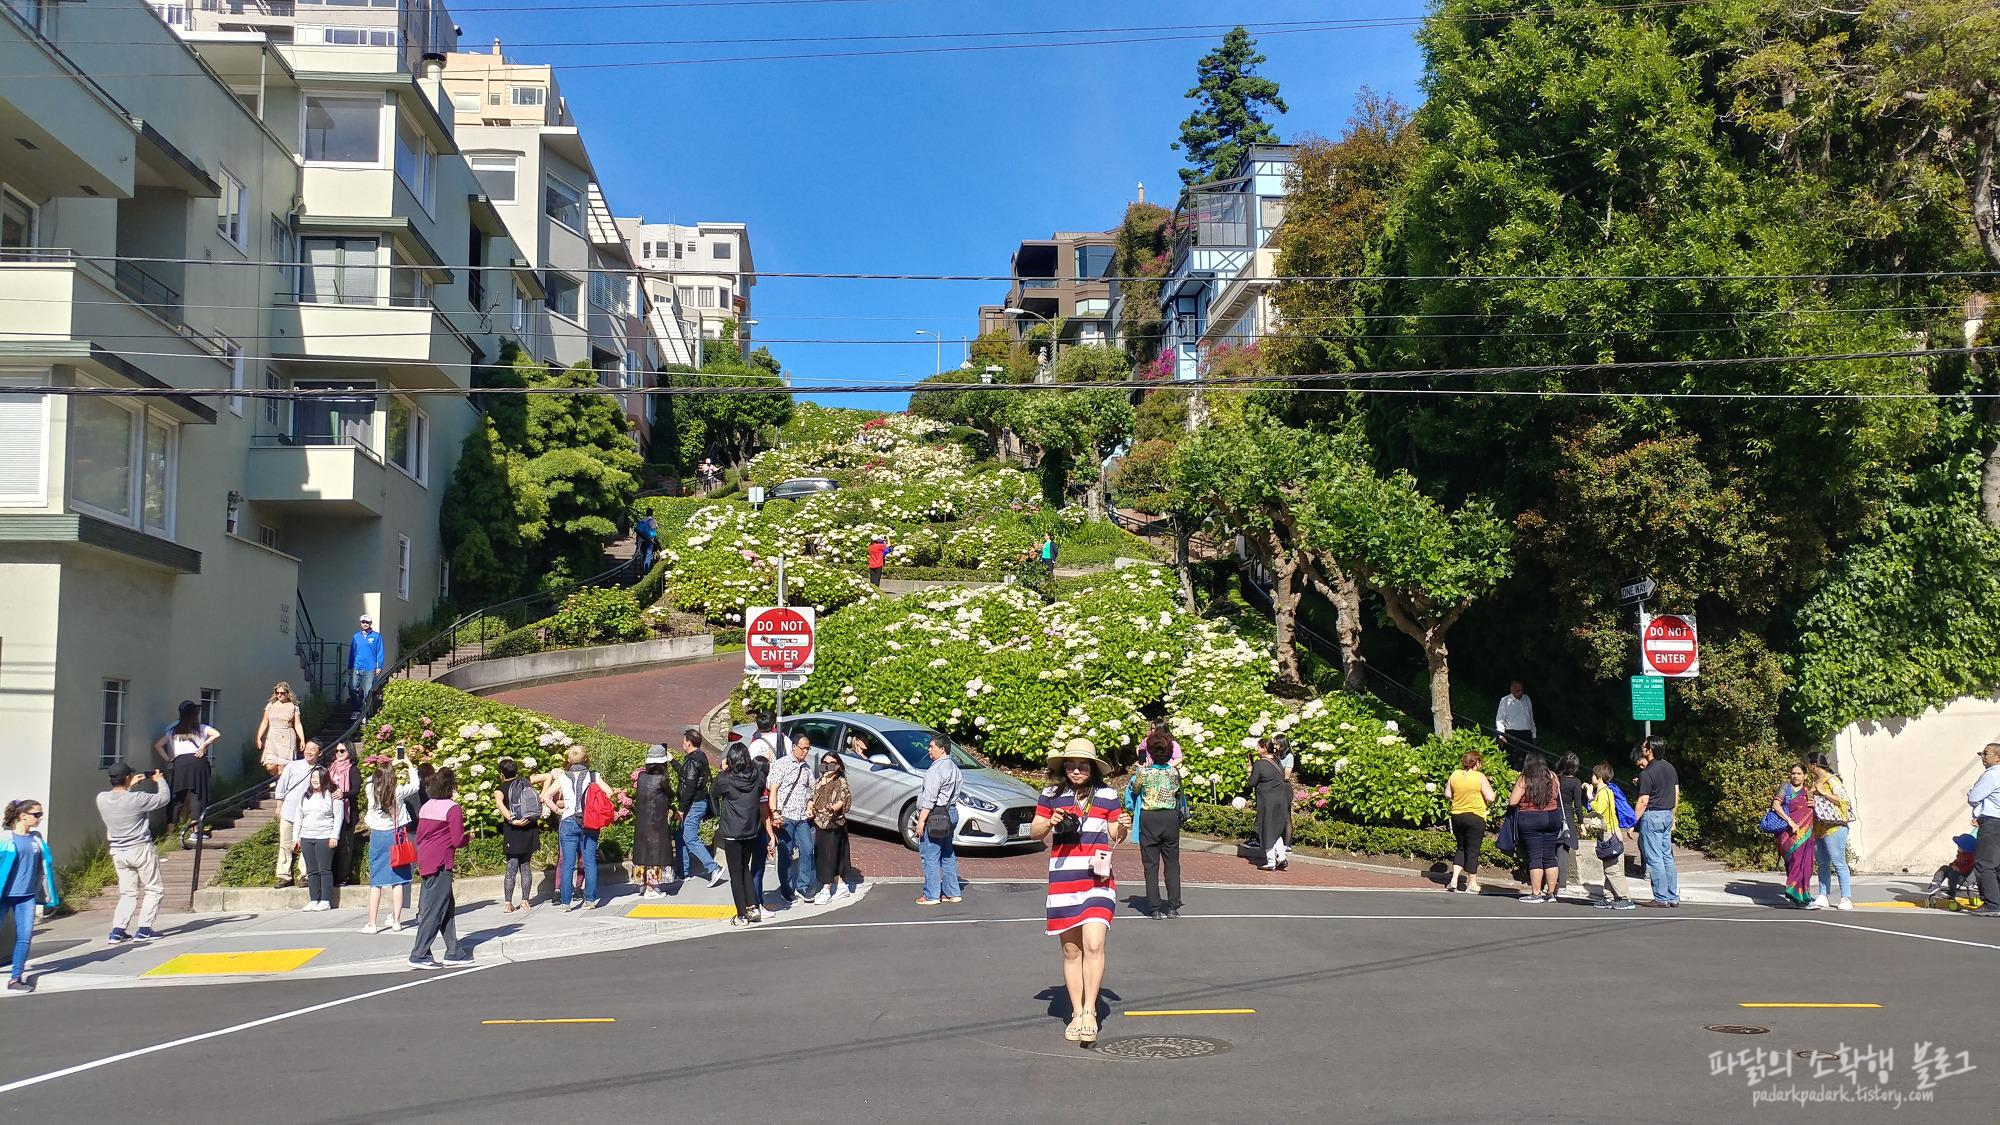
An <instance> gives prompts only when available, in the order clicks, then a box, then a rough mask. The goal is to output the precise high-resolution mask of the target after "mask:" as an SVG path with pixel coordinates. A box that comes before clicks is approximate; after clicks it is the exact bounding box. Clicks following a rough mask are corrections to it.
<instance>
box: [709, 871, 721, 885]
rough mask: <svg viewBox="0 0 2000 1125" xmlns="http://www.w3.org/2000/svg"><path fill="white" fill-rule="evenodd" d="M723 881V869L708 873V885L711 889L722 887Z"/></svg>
mask: <svg viewBox="0 0 2000 1125" xmlns="http://www.w3.org/2000/svg"><path fill="white" fill-rule="evenodd" d="M723 879H724V875H723V874H722V868H720V867H718V868H716V869H715V870H713V871H711V872H709V873H708V885H709V886H711V887H719V886H721V885H722V883H723Z"/></svg>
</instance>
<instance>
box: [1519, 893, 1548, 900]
mask: <svg viewBox="0 0 2000 1125" xmlns="http://www.w3.org/2000/svg"><path fill="white" fill-rule="evenodd" d="M1520 901H1522V902H1546V901H1547V900H1546V899H1544V898H1543V897H1542V896H1540V895H1522V896H1521V898H1520Z"/></svg>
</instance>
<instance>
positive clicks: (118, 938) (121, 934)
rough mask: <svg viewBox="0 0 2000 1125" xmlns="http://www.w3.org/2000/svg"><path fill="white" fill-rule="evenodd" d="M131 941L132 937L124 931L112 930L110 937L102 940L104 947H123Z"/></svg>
mask: <svg viewBox="0 0 2000 1125" xmlns="http://www.w3.org/2000/svg"><path fill="white" fill-rule="evenodd" d="M131 940H132V935H131V934H128V933H126V932H125V931H124V930H113V931H111V935H110V936H109V937H107V938H105V939H104V942H105V944H106V945H124V944H125V943H126V942H128V941H131Z"/></svg>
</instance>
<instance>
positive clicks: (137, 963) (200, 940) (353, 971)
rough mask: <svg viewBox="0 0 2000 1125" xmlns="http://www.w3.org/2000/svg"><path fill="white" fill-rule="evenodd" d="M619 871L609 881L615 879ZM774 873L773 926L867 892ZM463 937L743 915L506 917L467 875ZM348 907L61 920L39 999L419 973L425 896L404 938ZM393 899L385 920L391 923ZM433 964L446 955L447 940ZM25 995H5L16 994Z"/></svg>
mask: <svg viewBox="0 0 2000 1125" xmlns="http://www.w3.org/2000/svg"><path fill="white" fill-rule="evenodd" d="M607 874H608V873H607ZM775 878H776V876H775V874H767V875H766V876H765V894H766V905H765V908H764V910H765V918H766V919H768V920H773V921H775V920H780V919H793V918H801V917H806V918H810V917H814V916H817V915H820V914H824V913H827V912H829V911H834V910H839V909H842V908H843V907H846V906H848V905H851V904H853V903H855V902H858V901H859V900H860V899H861V897H862V896H863V895H866V894H868V893H869V889H870V888H869V884H865V883H864V884H863V885H862V886H861V887H860V888H859V889H858V890H857V891H856V892H855V893H852V894H848V895H844V896H842V897H840V898H838V899H835V900H834V901H833V902H831V903H828V904H827V905H825V906H813V905H810V904H799V905H793V906H787V905H786V904H785V903H784V901H783V900H782V899H780V898H779V897H778V895H777V893H776V891H775V889H773V884H774V881H775ZM454 890H455V892H456V894H457V897H458V906H459V909H458V916H457V917H458V934H459V938H460V940H461V941H462V942H463V943H464V944H465V946H466V947H467V948H468V949H469V950H470V951H471V952H472V956H473V961H474V963H475V964H491V963H495V962H510V961H538V960H543V959H547V958H552V957H573V956H576V955H578V954H584V953H599V952H604V951H607V950H614V949H628V948H631V947H634V946H642V945H654V944H658V943H661V942H669V941H681V940H685V939H687V938H693V937H704V936H707V935H710V934H714V933H718V932H721V931H724V930H727V929H728V928H729V919H730V918H731V917H733V916H734V915H735V913H736V911H735V907H734V905H733V901H732V899H731V898H730V893H729V884H728V883H724V884H722V885H721V886H719V887H710V886H709V885H708V884H707V883H706V882H704V881H702V880H698V879H697V880H689V881H687V882H685V883H683V884H681V885H680V887H679V889H678V892H677V893H676V894H673V895H669V896H667V897H664V898H654V899H640V898H639V896H638V892H637V891H636V890H635V889H634V888H633V887H632V886H631V885H630V884H627V883H624V882H622V881H613V880H612V879H610V878H607V879H606V880H605V882H604V883H603V885H601V886H600V888H599V890H600V893H601V894H602V895H604V896H605V897H604V898H603V899H602V900H601V901H602V902H603V905H601V906H600V907H598V908H597V909H594V910H592V909H580V910H564V909H563V908H562V907H560V906H557V905H554V904H553V903H550V902H547V901H546V900H542V901H541V903H540V905H537V906H535V907H533V908H532V909H529V910H526V911H517V912H515V913H512V914H509V913H507V912H505V911H504V910H502V909H501V905H500V879H499V878H498V877H497V876H489V877H485V878H478V879H461V880H459V881H458V883H457V885H456V887H455V888H454ZM343 891H344V893H343V894H342V896H341V899H340V905H339V907H338V908H337V909H334V910H330V911H326V912H324V913H307V912H305V911H300V910H285V911H270V912H265V913H236V914H179V913H162V914H161V916H160V921H159V927H158V928H159V929H160V931H161V932H162V933H164V934H166V935H167V936H166V937H164V938H163V939H161V940H159V941H155V942H149V943H145V944H141V943H138V942H128V943H126V944H124V945H117V946H111V945H106V944H105V942H104V937H105V932H106V930H107V928H108V926H109V922H110V918H109V913H108V912H107V911H91V912H89V913H86V914H78V915H71V916H69V917H66V918H57V919H54V920H52V921H49V922H46V923H44V924H42V925H39V926H37V927H36V929H35V943H34V957H33V959H32V960H31V961H30V962H29V965H28V975H29V977H30V978H32V979H34V981H35V983H36V986H37V988H38V990H39V991H42V992H65V991H74V990H79V989H91V988H119V987H132V986H137V985H143V986H148V987H151V986H159V985H174V984H218V983H222V984H229V983H240V982H243V981H246V980H269V979H273V978H279V977H283V978H293V979H296V978H301V977H344V976H361V975H367V974H376V973H409V972H413V971H414V970H411V969H410V967H409V958H410V953H411V946H412V945H413V944H414V942H415V938H416V931H415V925H414V923H415V918H416V911H415V909H414V907H415V904H416V888H415V887H412V888H411V891H412V894H411V907H412V909H409V910H405V911H404V912H403V919H404V922H403V930H402V932H401V933H396V932H393V931H392V932H386V933H380V934H363V933H361V932H360V930H361V926H362V925H363V924H364V923H365V922H367V920H368V888H366V887H347V888H343ZM386 906H387V903H386V902H385V903H384V907H385V913H384V915H383V918H384V920H386V919H387V913H386ZM431 956H433V957H438V958H442V957H443V956H444V948H443V943H442V942H441V941H440V942H438V943H436V944H434V945H433V946H432V949H431ZM16 995H19V994H7V993H0V996H7V997H8V998H12V997H13V996H16Z"/></svg>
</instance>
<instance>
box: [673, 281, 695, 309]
mask: <svg viewBox="0 0 2000 1125" xmlns="http://www.w3.org/2000/svg"><path fill="white" fill-rule="evenodd" d="M674 296H675V297H676V298H677V299H678V300H679V301H680V303H681V307H682V308H684V309H691V308H693V307H694V286H692V285H677V286H675V287H674Z"/></svg>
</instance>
